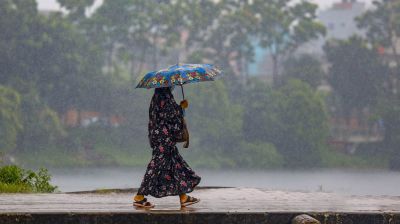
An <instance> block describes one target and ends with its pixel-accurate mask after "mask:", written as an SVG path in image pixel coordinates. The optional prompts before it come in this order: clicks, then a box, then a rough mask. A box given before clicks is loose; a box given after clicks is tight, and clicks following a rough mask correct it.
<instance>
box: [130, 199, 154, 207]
mask: <svg viewBox="0 0 400 224" xmlns="http://www.w3.org/2000/svg"><path fill="white" fill-rule="evenodd" d="M133 206H136V207H139V208H154V205H153V204H151V203H150V202H148V201H147V198H144V199H143V200H141V201H135V202H133Z"/></svg>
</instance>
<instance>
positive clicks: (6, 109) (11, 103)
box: [0, 85, 22, 153]
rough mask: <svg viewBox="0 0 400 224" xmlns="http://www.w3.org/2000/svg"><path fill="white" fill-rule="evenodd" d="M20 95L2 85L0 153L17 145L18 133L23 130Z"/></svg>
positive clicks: (0, 86) (0, 87)
mask: <svg viewBox="0 0 400 224" xmlns="http://www.w3.org/2000/svg"><path fill="white" fill-rule="evenodd" d="M20 103H21V99H20V95H19V94H18V92H16V91H15V90H13V89H11V88H8V87H6V86H3V85H0V153H6V152H9V151H10V150H13V149H14V148H15V147H16V143H17V136H18V133H19V132H21V131H22V122H21V117H20V115H21V112H20Z"/></svg>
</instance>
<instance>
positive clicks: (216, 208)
mask: <svg viewBox="0 0 400 224" xmlns="http://www.w3.org/2000/svg"><path fill="white" fill-rule="evenodd" d="M133 195H134V192H131V193H83V194H82V193H80V194H74V193H73V194H71V193H68V194H67V193H55V194H1V195H0V223H3V222H1V220H2V218H3V219H4V218H5V217H9V218H10V217H18V215H27V214H29V215H35V214H42V215H43V214H47V215H49V214H58V215H60V214H69V215H71V214H78V215H79V214H81V215H82V214H100V215H101V214H113V215H118V214H124V215H128V214H131V215H133V214H147V215H151V214H177V215H179V214H181V215H182V214H193V215H194V214H217V213H218V214H231V215H232V214H241V215H246V214H247V215H251V214H264V216H265V215H266V214H281V215H285V214H286V215H287V216H288V217H287V220H290V218H293V216H294V215H296V214H303V213H307V214H310V215H312V216H314V217H316V218H318V219H319V220H321V219H327V217H328V216H331V215H333V216H335V217H336V219H337V218H338V214H340V215H342V216H343V215H344V216H346V217H349V215H356V216H357V217H358V216H360V217H361V216H363V215H364V216H365V217H367V216H368V217H370V218H371V217H372V218H373V220H375V221H373V220H372V219H371V220H372V221H371V222H367V221H365V220H364V222H363V223H386V222H383V221H384V220H386V219H388V220H389V219H390V217H391V219H390V220H392V221H393V220H397V222H387V223H400V197H393V196H343V195H337V194H332V193H322V192H321V193H316V192H312V193H308V192H285V191H268V190H262V189H254V188H218V189H199V190H196V191H194V192H193V193H192V194H191V195H192V196H195V197H198V198H200V199H201V201H200V202H199V203H198V204H195V205H193V206H190V207H187V208H183V209H182V208H180V205H179V201H178V197H166V198H161V199H156V198H152V197H149V200H150V201H151V202H152V203H154V204H155V205H156V207H155V208H153V209H151V210H144V209H135V208H134V207H133V206H132V196H133ZM364 216H363V217H364ZM388 216H390V217H389V218H387V217H388ZM365 217H364V218H365ZM379 217H381V218H379ZM377 218H378V219H379V220H381V219H382V220H383V221H382V222H380V221H378V222H376V219H377ZM20 220H21V219H20ZM247 220H249V219H247ZM285 220H286V219H285ZM16 223H21V222H16ZM22 223H35V222H22ZM66 223H67V222H66ZM97 223H101V222H97ZM115 223H117V222H115ZM178 223H179V222H178ZM232 223H234V222H232ZM238 223H239V222H238ZM268 223H273V222H268ZM276 223H278V222H276ZM325 223H329V222H325ZM332 223H334V222H332ZM344 223H345V222H344ZM349 223H350V222H349ZM351 223H357V222H353V221H352V222H351Z"/></svg>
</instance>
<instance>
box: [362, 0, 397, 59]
mask: <svg viewBox="0 0 400 224" xmlns="http://www.w3.org/2000/svg"><path fill="white" fill-rule="evenodd" d="M373 4H374V6H375V7H374V8H373V9H371V10H368V11H367V12H366V13H364V14H363V15H362V16H360V17H358V18H357V21H358V26H359V27H360V28H365V29H366V30H367V38H368V39H369V41H370V42H371V43H373V44H378V45H380V46H383V47H386V48H389V49H390V50H391V51H392V53H393V56H394V60H395V61H396V64H397V65H396V66H397V67H400V49H399V46H398V41H399V39H400V2H399V1H396V0H383V1H374V2H373Z"/></svg>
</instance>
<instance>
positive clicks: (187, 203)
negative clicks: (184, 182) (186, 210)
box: [181, 195, 200, 207]
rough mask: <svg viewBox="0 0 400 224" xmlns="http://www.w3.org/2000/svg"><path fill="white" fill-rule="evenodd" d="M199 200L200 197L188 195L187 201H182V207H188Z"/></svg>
mask: <svg viewBox="0 0 400 224" xmlns="http://www.w3.org/2000/svg"><path fill="white" fill-rule="evenodd" d="M199 201H200V199H198V198H194V197H190V196H189V195H188V196H187V198H186V201H184V202H181V207H186V206H188V205H193V204H196V203H197V202H199Z"/></svg>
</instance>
